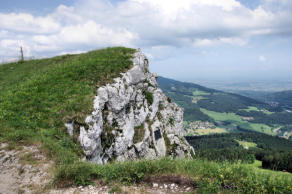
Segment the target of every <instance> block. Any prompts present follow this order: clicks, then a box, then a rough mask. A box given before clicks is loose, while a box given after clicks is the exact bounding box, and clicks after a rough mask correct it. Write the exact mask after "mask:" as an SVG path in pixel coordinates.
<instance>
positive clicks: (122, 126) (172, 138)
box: [66, 50, 194, 164]
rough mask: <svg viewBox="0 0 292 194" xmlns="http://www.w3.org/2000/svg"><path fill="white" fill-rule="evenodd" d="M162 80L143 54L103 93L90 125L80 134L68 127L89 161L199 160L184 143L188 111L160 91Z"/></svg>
mask: <svg viewBox="0 0 292 194" xmlns="http://www.w3.org/2000/svg"><path fill="white" fill-rule="evenodd" d="M156 78H157V75H155V74H152V73H150V72H149V70H148V59H147V58H146V56H145V55H144V54H143V53H142V52H141V51H140V50H137V52H136V53H135V54H134V56H133V67H132V68H131V69H130V70H128V71H127V72H126V73H121V77H118V78H115V79H114V83H111V84H107V85H105V86H102V87H100V88H98V90H97V96H95V99H94V103H93V108H94V111H93V112H92V113H91V115H89V116H88V117H87V118H86V120H85V123H86V125H85V126H79V127H78V129H76V127H75V128H74V126H76V125H74V120H73V121H72V122H71V123H67V124H66V127H67V129H68V133H69V134H70V135H73V134H76V133H78V134H77V135H78V140H79V142H80V144H81V146H82V148H83V150H84V153H85V155H86V158H87V159H88V160H90V161H93V162H96V163H103V164H104V163H106V162H108V161H109V160H118V161H124V160H136V159H138V158H145V159H155V158H158V157H163V156H167V155H169V156H172V157H192V156H193V154H194V150H193V148H192V147H191V146H190V145H189V144H188V143H187V141H186V140H185V139H184V137H183V136H184V134H185V132H184V129H183V109H182V108H180V107H179V106H177V105H176V104H175V103H173V102H171V99H169V98H168V97H167V96H166V95H165V94H164V93H163V92H162V90H161V89H159V88H158V87H157V81H156Z"/></svg>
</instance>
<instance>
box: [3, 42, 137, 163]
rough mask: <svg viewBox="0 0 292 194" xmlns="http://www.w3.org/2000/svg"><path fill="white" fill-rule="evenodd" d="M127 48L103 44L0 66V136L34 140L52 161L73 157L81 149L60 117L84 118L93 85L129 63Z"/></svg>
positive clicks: (88, 111) (89, 105)
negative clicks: (98, 46)
mask: <svg viewBox="0 0 292 194" xmlns="http://www.w3.org/2000/svg"><path fill="white" fill-rule="evenodd" d="M133 52H134V50H133V49H127V48H108V49H102V50H97V51H92V52H88V53H85V54H80V55H64V56H58V57H54V58H50V59H40V60H30V61H24V62H18V63H10V64H5V65H2V66H0V88H1V89H0V99H1V100H0V126H1V129H0V138H1V141H8V142H10V145H13V144H16V143H31V142H34V143H36V142H39V143H41V144H42V146H44V147H47V148H48V149H46V150H47V151H49V152H50V153H49V155H51V156H53V157H56V159H57V160H58V162H61V163H62V162H68V161H74V159H77V158H78V157H79V156H80V155H81V154H82V152H81V150H80V148H79V146H78V144H75V143H73V141H71V139H70V138H69V137H68V136H67V135H66V133H64V131H65V127H64V123H65V122H67V121H69V120H71V119H72V118H75V119H77V121H78V122H80V123H82V122H84V118H85V116H86V115H87V114H89V113H90V112H91V107H92V103H93V98H94V96H95V95H96V88H97V87H98V86H99V85H104V84H105V83H108V82H111V81H112V79H113V78H115V77H118V76H119V74H120V72H125V71H126V70H127V69H129V68H130V67H131V65H132V62H131V60H130V59H131V57H132V53H133Z"/></svg>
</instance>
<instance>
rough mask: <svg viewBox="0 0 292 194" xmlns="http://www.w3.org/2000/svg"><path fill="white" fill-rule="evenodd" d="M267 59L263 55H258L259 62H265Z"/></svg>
mask: <svg viewBox="0 0 292 194" xmlns="http://www.w3.org/2000/svg"><path fill="white" fill-rule="evenodd" d="M266 60H267V58H266V57H265V56H263V55H261V56H259V61H260V62H265V61H266Z"/></svg>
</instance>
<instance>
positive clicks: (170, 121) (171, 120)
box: [169, 117, 174, 126]
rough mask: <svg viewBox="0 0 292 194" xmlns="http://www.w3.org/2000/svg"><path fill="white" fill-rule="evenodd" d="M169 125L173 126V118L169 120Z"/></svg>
mask: <svg viewBox="0 0 292 194" xmlns="http://www.w3.org/2000/svg"><path fill="white" fill-rule="evenodd" d="M169 123H170V124H171V126H174V118H173V117H170V118H169Z"/></svg>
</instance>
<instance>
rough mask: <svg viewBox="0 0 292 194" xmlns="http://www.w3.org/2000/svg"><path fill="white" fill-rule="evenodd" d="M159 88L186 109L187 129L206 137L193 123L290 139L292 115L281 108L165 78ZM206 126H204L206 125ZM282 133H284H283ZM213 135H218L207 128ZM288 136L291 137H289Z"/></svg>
mask: <svg viewBox="0 0 292 194" xmlns="http://www.w3.org/2000/svg"><path fill="white" fill-rule="evenodd" d="M158 83H159V86H160V87H161V88H162V90H163V91H164V92H165V93H166V94H167V95H168V96H169V97H171V98H172V99H173V100H174V101H175V102H176V103H178V104H179V105H180V106H182V107H183V108H184V109H185V114H184V120H185V121H186V128H187V129H191V131H194V132H195V133H193V134H199V132H198V131H200V134H205V133H202V132H201V131H202V128H198V129H197V130H196V129H193V128H192V126H194V125H193V124H192V122H194V121H202V122H206V121H208V122H211V123H213V124H214V127H213V129H220V130H217V131H220V132H222V131H224V130H225V131H226V130H227V131H229V132H237V131H242V130H253V131H257V132H260V133H265V134H269V135H279V136H283V134H285V135H286V137H287V138H288V137H289V136H290V130H286V129H287V127H288V128H290V126H291V125H292V113H288V112H285V111H284V110H283V109H281V108H279V107H273V106H270V105H269V104H267V103H264V102H261V101H258V100H254V99H252V98H248V97H245V96H241V95H238V94H232V93H226V92H222V91H218V90H214V89H209V88H206V87H203V86H200V85H197V84H192V83H185V82H179V81H175V80H171V79H167V78H163V77H159V79H158ZM202 125H203V124H202ZM279 129H280V130H279ZM206 130H208V131H209V132H210V133H214V132H216V131H215V130H210V129H209V128H206ZM285 132H287V133H285Z"/></svg>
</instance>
